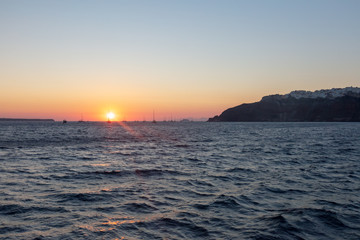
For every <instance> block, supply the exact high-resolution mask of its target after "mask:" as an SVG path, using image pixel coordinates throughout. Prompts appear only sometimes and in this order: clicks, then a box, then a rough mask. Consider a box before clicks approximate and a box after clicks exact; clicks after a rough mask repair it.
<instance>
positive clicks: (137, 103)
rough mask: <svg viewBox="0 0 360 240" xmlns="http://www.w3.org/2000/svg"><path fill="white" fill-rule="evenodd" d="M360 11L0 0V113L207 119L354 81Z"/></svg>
mask: <svg viewBox="0 0 360 240" xmlns="http://www.w3.org/2000/svg"><path fill="white" fill-rule="evenodd" d="M326 3H327V1H326ZM319 9H321V11H319ZM359 10H360V3H359V1H353V2H346V4H345V3H344V2H342V1H332V2H331V4H324V3H322V2H321V1H315V2H314V1H308V2H304V1H297V2H293V1H279V2H273V1H271V2H270V1H269V2H268V1H263V2H261V3H255V2H254V1H229V2H227V3H226V4H224V3H222V2H221V1H214V2H210V3H209V2H208V1H203V0H200V1H195V2H194V1H161V0H160V1H155V2H152V1H92V0H89V1H41V0H34V1H22V0H19V1H0V34H1V38H0V46H1V48H0V51H1V52H0V66H1V67H0V118H1V117H18V118H53V119H55V120H59V121H61V120H63V119H67V120H69V121H72V120H73V121H77V120H79V119H80V118H81V114H82V115H83V118H84V120H88V121H102V120H106V112H107V111H113V112H114V113H116V116H117V119H116V120H127V121H132V120H139V121H142V120H144V119H146V120H152V114H153V111H155V115H156V119H157V120H170V119H171V116H172V117H173V119H176V120H180V119H183V118H193V119H207V118H209V117H213V116H214V115H217V114H220V113H221V112H222V111H224V110H225V109H227V108H229V107H233V106H236V105H240V104H242V103H246V102H255V101H258V100H260V99H261V97H262V96H264V95H269V94H277V93H280V94H285V93H288V92H290V91H292V90H317V89H329V88H335V87H337V88H340V87H348V86H354V87H355V86H358V85H359V79H360V71H359V63H360V28H359V27H358V23H359V22H360V15H359V14H358V12H359ZM215 16H216V17H215Z"/></svg>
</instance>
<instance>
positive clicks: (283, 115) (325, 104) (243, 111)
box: [208, 87, 360, 122]
mask: <svg viewBox="0 0 360 240" xmlns="http://www.w3.org/2000/svg"><path fill="white" fill-rule="evenodd" d="M208 121H209V122H269V121H270V122H360V88H353V87H349V88H335V89H328V90H319V91H315V92H309V91H293V92H291V93H289V94H285V95H270V96H265V97H263V98H262V99H261V101H259V102H255V103H250V104H242V105H239V106H236V107H233V108H229V109H227V110H225V111H224V112H223V113H222V114H221V115H220V116H215V117H213V118H209V120H208Z"/></svg>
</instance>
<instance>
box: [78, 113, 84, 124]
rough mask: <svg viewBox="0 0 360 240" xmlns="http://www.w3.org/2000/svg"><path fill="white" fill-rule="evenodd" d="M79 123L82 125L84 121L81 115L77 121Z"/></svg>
mask: <svg viewBox="0 0 360 240" xmlns="http://www.w3.org/2000/svg"><path fill="white" fill-rule="evenodd" d="M78 122H79V123H83V122H84V119H83V115H82V114H81V119H80V120H79V121H78Z"/></svg>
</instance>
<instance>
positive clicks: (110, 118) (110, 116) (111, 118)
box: [106, 112, 115, 120]
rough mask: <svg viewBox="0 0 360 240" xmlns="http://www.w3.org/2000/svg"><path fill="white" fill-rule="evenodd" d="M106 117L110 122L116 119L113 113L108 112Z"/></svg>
mask: <svg viewBox="0 0 360 240" xmlns="http://www.w3.org/2000/svg"><path fill="white" fill-rule="evenodd" d="M106 117H107V119H108V120H113V119H114V118H115V114H114V113H113V112H108V113H107V114H106Z"/></svg>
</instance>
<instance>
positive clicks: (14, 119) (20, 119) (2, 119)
mask: <svg viewBox="0 0 360 240" xmlns="http://www.w3.org/2000/svg"><path fill="white" fill-rule="evenodd" d="M0 121H32V122H33V121H36V122H38V121H42V122H55V120H54V119H31V118H0Z"/></svg>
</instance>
